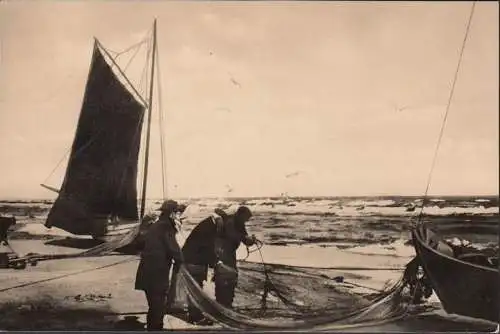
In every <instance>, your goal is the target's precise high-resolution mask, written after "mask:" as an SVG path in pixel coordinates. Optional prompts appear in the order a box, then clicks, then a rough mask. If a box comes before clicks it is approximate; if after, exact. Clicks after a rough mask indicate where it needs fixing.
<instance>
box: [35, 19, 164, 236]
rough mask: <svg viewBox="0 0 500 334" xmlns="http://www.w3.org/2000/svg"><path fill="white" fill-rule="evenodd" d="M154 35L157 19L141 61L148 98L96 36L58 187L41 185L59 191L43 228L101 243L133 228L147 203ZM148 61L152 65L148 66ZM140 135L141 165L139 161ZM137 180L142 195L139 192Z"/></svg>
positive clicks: (154, 57) (142, 216)
mask: <svg viewBox="0 0 500 334" xmlns="http://www.w3.org/2000/svg"><path fill="white" fill-rule="evenodd" d="M156 34H157V33H156V20H155V21H154V24H153V31H152V52H149V54H148V56H149V55H150V57H151V59H149V58H148V59H147V61H146V66H145V70H149V72H150V78H149V79H150V82H149V92H148V93H149V97H148V98H147V99H146V98H144V97H143V96H142V95H141V94H140V93H139V91H138V89H137V88H136V86H134V85H133V84H132V82H131V80H130V79H129V78H128V77H127V75H126V74H125V70H124V69H122V67H120V66H119V65H118V63H117V62H116V61H115V58H116V57H113V56H112V55H111V53H110V51H108V50H107V49H106V48H105V47H104V46H103V44H102V43H101V42H100V41H99V40H98V39H97V38H94V45H93V52H92V59H91V64H90V70H89V74H88V77H87V83H86V87H85V92H84V97H83V103H82V107H81V110H80V116H79V120H78V124H77V127H76V132H75V136H74V140H73V144H72V147H71V151H70V154H69V161H68V164H67V167H66V173H65V176H64V180H63V182H62V186H61V188H60V189H57V188H55V187H53V186H48V185H45V184H43V183H42V184H41V185H42V186H43V187H45V188H47V189H49V190H52V191H56V192H57V193H58V195H57V198H56V200H55V202H54V204H53V206H52V207H51V209H50V212H49V214H48V217H47V220H46V222H45V226H46V227H48V228H51V227H57V228H59V229H62V230H64V231H66V232H69V233H72V234H74V235H78V236H92V237H93V238H94V239H97V240H101V241H105V242H108V241H111V240H115V239H117V238H122V237H123V236H124V235H127V234H132V233H137V229H138V226H139V225H140V223H141V222H142V221H143V218H144V213H145V206H146V191H147V181H148V162H149V160H148V158H149V154H150V152H149V150H150V132H151V115H152V109H153V108H152V106H153V88H154V87H153V83H154V78H155V67H156V66H155V65H157V64H156V57H157V52H158V51H157V41H156ZM149 61H150V63H151V67H150V69H147V65H148V62H149ZM146 73H147V72H146ZM143 128H145V129H144V130H143ZM143 134H145V142H144V143H142V144H143V146H144V164H143V166H140V164H139V158H140V149H141V136H142V135H143ZM162 151H163V150H162ZM162 153H163V152H162ZM162 159H163V155H162ZM162 162H163V160H162ZM141 168H142V176H143V178H142V180H140V177H139V171H140V169H141ZM140 182H142V194H141V196H140V197H138V183H140Z"/></svg>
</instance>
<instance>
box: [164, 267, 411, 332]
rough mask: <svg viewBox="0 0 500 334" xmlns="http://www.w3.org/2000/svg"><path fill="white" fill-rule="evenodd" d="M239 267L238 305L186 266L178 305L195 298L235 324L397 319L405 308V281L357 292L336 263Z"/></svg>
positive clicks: (311, 325) (309, 325) (306, 325)
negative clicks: (221, 299) (227, 302)
mask: <svg viewBox="0 0 500 334" xmlns="http://www.w3.org/2000/svg"><path fill="white" fill-rule="evenodd" d="M238 269H239V274H238V283H237V287H236V290H235V298H234V302H233V309H228V308H225V307H223V306H222V305H220V304H219V303H217V302H216V301H215V298H214V297H213V296H211V295H210V290H212V291H213V284H212V283H211V282H210V281H211V280H210V275H209V282H205V288H204V289H202V288H200V287H199V286H198V284H197V283H196V281H195V280H194V278H193V277H192V276H191V275H190V274H189V272H188V271H187V270H186V269H185V268H181V270H180V272H179V275H178V276H179V277H178V279H177V281H176V282H175V281H174V282H173V283H174V284H176V289H175V291H176V294H175V302H174V307H173V308H174V309H176V311H177V312H179V311H181V310H184V311H185V312H186V311H187V306H188V299H190V300H191V301H192V303H193V304H194V305H196V306H197V307H198V308H199V309H200V310H201V311H202V312H203V313H204V314H205V316H207V317H208V318H210V319H212V320H213V321H216V322H218V323H220V324H222V325H223V326H225V327H227V328H230V329H292V328H296V329H299V328H302V329H321V328H324V329H334V328H339V326H346V325H350V326H352V325H355V324H358V325H359V324H365V325H366V324H367V323H371V322H384V321H389V320H394V319H395V318H398V317H401V316H402V315H403V314H404V313H405V310H406V309H405V303H404V300H403V284H402V282H401V281H398V282H396V283H395V284H394V285H393V286H392V287H390V288H387V289H385V290H383V291H378V292H375V293H373V292H372V293H356V292H354V291H353V289H352V288H350V287H348V285H349V284H345V283H343V282H341V281H342V280H341V278H342V277H341V276H339V271H338V270H336V269H328V268H320V269H316V268H308V267H298V266H289V265H282V264H268V263H266V264H262V263H256V262H248V261H239V263H238ZM339 278H340V279H339Z"/></svg>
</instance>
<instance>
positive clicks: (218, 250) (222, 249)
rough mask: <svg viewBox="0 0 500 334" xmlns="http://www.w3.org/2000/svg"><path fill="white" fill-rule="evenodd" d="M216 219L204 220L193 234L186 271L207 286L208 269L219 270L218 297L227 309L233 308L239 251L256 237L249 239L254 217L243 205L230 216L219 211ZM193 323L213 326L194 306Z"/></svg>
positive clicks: (186, 253) (186, 251)
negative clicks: (250, 223) (249, 225)
mask: <svg viewBox="0 0 500 334" xmlns="http://www.w3.org/2000/svg"><path fill="white" fill-rule="evenodd" d="M215 212H216V213H215V214H213V215H212V216H210V217H208V218H205V219H204V220H202V221H201V222H200V223H199V224H198V225H197V226H196V227H195V228H194V229H193V231H192V232H191V233H190V235H189V236H188V238H187V239H186V242H185V243H184V246H183V248H182V253H183V255H184V259H185V263H186V268H187V270H188V271H189V273H190V274H191V276H193V278H194V279H195V280H196V282H197V283H198V284H199V285H200V287H203V282H204V281H205V280H207V275H208V267H209V266H210V267H215V274H214V279H215V297H216V300H217V301H218V302H219V303H221V304H222V305H224V306H226V307H232V302H233V299H234V289H235V288H236V284H237V278H238V277H237V276H238V272H237V268H236V250H237V249H238V247H239V246H240V243H244V244H245V245H247V246H251V245H253V244H254V243H255V236H251V237H250V236H249V235H248V233H247V230H246V226H245V223H246V222H247V221H248V220H249V219H250V218H251V216H252V214H251V212H250V210H249V209H248V208H247V207H246V206H240V207H239V208H238V210H237V211H236V213H235V214H232V215H228V214H226V213H225V212H224V211H223V210H220V209H217V210H216V211H215ZM188 313H189V322H191V323H198V324H209V323H210V321H207V320H206V319H203V315H202V313H201V312H200V311H199V310H198V309H197V308H196V307H195V306H194V305H192V303H189V305H188Z"/></svg>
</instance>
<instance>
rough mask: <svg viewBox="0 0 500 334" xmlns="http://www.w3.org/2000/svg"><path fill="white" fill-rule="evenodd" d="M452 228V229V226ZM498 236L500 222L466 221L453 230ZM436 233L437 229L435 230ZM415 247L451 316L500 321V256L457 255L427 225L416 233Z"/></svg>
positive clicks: (419, 226) (478, 253)
mask: <svg viewBox="0 0 500 334" xmlns="http://www.w3.org/2000/svg"><path fill="white" fill-rule="evenodd" d="M448 227H449V226H448ZM471 228H473V229H474V233H485V234H490V235H492V236H496V235H498V232H499V231H498V229H499V226H498V223H491V224H485V223H480V222H478V223H477V224H475V223H471V222H464V223H461V224H454V226H453V229H454V230H455V231H456V230H457V229H462V230H464V231H465V230H467V229H471ZM434 230H435V229H434ZM412 237H413V244H414V247H415V250H416V253H417V256H418V257H419V259H420V262H421V263H422V266H423V268H424V271H425V273H426V275H427V276H428V278H429V280H430V282H431V284H432V288H433V289H434V291H435V293H436V295H437V296H438V298H439V300H440V301H441V304H442V305H443V308H444V310H445V311H446V312H447V313H450V314H458V315H461V316H466V317H472V318H478V319H484V320H489V321H493V322H498V321H499V320H500V275H499V268H498V254H497V255H496V257H495V256H491V254H489V255H488V254H483V253H481V252H474V253H464V254H456V253H457V252H456V251H455V252H454V251H453V249H452V248H451V247H450V246H449V245H448V244H447V243H445V242H444V241H443V238H442V235H441V236H440V233H439V231H438V233H435V232H434V231H433V228H430V227H429V226H428V225H427V224H426V223H424V222H420V223H418V224H417V225H416V227H415V228H414V230H413V231H412Z"/></svg>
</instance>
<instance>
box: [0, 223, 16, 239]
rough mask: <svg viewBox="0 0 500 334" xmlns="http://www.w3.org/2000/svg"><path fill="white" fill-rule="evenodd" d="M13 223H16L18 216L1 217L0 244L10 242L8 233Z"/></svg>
mask: <svg viewBox="0 0 500 334" xmlns="http://www.w3.org/2000/svg"><path fill="white" fill-rule="evenodd" d="M13 225H16V217H14V216H12V217H0V244H5V245H8V244H9V241H8V239H7V234H8V231H9V228H10V227H11V226H13Z"/></svg>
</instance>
